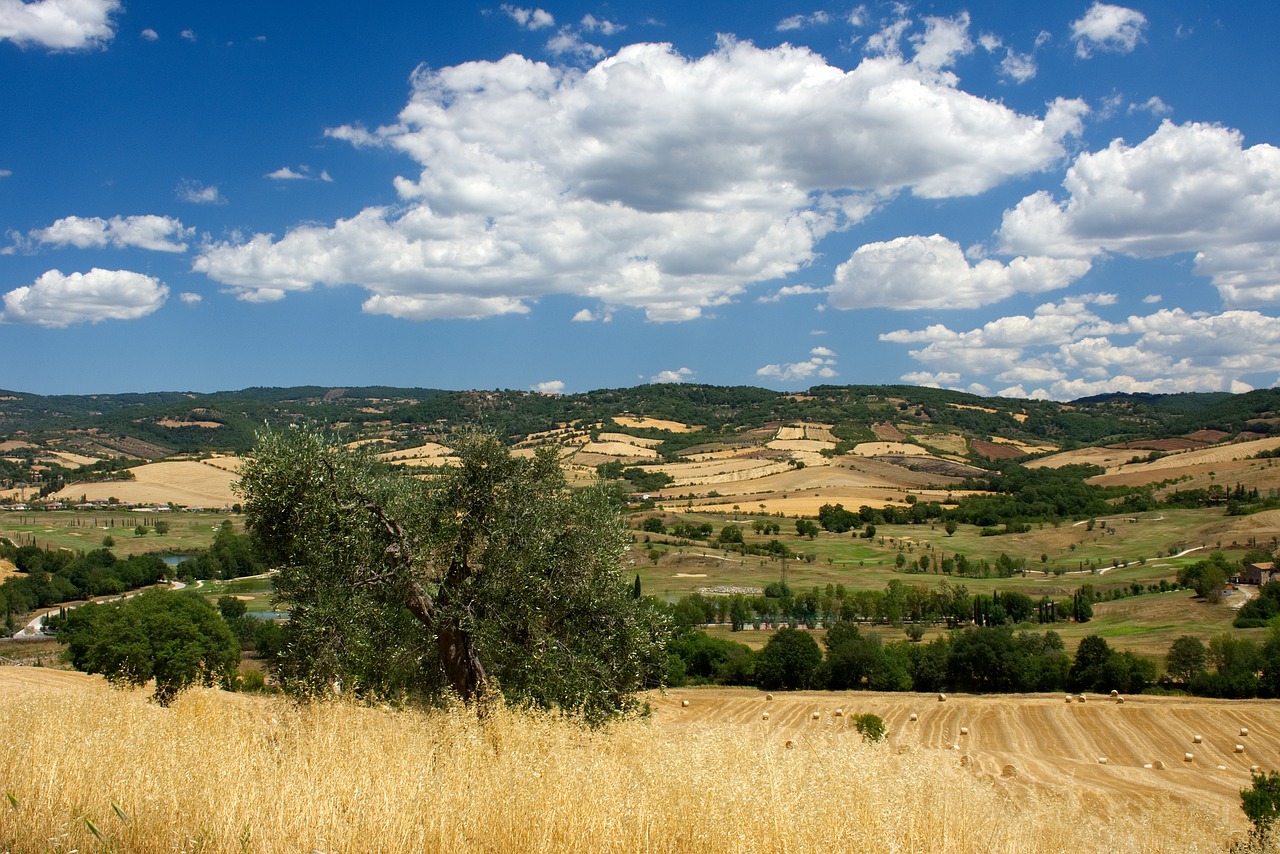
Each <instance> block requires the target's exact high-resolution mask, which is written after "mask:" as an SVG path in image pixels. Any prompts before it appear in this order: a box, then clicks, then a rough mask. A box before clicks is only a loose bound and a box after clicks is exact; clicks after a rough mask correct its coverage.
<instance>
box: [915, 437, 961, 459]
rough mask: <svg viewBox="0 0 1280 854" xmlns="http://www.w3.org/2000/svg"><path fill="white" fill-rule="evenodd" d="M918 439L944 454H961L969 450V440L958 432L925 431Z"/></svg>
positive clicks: (922, 443)
mask: <svg viewBox="0 0 1280 854" xmlns="http://www.w3.org/2000/svg"><path fill="white" fill-rule="evenodd" d="M916 441H918V442H919V443H920V444H921V445H924V446H925V447H926V448H929V449H930V450H934V451H939V452H941V453H944V454H956V455H960V454H965V453H968V451H969V442H968V440H967V439H965V437H964V436H961V435H960V434H958V433H923V434H921V435H919V436H917V437H916Z"/></svg>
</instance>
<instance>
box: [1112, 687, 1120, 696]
mask: <svg viewBox="0 0 1280 854" xmlns="http://www.w3.org/2000/svg"><path fill="white" fill-rule="evenodd" d="M1111 696H1112V697H1113V698H1114V697H1119V696H1120V692H1119V691H1117V690H1116V689H1115V688H1112V689H1111Z"/></svg>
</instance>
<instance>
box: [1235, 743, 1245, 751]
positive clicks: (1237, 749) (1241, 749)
mask: <svg viewBox="0 0 1280 854" xmlns="http://www.w3.org/2000/svg"><path fill="white" fill-rule="evenodd" d="M1236 753H1244V745H1243V744H1237V745H1236Z"/></svg>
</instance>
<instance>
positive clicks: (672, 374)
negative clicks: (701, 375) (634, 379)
mask: <svg viewBox="0 0 1280 854" xmlns="http://www.w3.org/2000/svg"><path fill="white" fill-rule="evenodd" d="M693 376H694V374H693V370H692V369H690V368H678V369H677V370H674V371H658V373H656V374H654V375H653V376H651V377H649V382H651V383H687V382H691V381H692V380H693Z"/></svg>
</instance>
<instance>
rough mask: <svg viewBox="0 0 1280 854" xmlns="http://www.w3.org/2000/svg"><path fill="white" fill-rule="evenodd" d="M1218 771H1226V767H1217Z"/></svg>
mask: <svg viewBox="0 0 1280 854" xmlns="http://www.w3.org/2000/svg"><path fill="white" fill-rule="evenodd" d="M1218 770H1219V771H1226V770H1227V766H1225V765H1219V766H1218Z"/></svg>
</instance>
